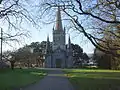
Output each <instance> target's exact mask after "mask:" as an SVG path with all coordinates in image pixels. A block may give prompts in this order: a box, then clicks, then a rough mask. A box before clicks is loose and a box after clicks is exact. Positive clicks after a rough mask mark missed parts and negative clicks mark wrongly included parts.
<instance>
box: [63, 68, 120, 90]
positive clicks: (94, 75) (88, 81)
mask: <svg viewBox="0 0 120 90" xmlns="http://www.w3.org/2000/svg"><path fill="white" fill-rule="evenodd" d="M64 72H65V73H66V75H67V77H68V79H69V80H70V82H71V83H72V84H73V85H74V86H75V88H76V90H120V71H112V70H98V71H97V70H65V71H64Z"/></svg>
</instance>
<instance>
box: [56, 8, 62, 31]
mask: <svg viewBox="0 0 120 90" xmlns="http://www.w3.org/2000/svg"><path fill="white" fill-rule="evenodd" d="M55 30H63V28H62V20H61V12H60V7H59V6H58V11H57V15H56V26H55Z"/></svg>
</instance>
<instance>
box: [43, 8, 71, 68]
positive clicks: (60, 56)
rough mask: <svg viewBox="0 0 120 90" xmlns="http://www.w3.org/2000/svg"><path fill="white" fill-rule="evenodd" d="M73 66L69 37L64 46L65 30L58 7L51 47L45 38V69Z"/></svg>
mask: <svg viewBox="0 0 120 90" xmlns="http://www.w3.org/2000/svg"><path fill="white" fill-rule="evenodd" d="M72 66H73V56H72V47H71V41H70V36H69V39H68V45H67V46H66V34H65V28H64V29H63V27H62V20H61V12H60V8H59V7H58V11H57V15H56V26H55V27H54V28H53V42H52V45H51V44H50V42H49V37H47V45H46V55H45V67H46V68H71V67H72Z"/></svg>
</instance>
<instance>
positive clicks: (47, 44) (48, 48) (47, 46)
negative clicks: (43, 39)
mask: <svg viewBox="0 0 120 90" xmlns="http://www.w3.org/2000/svg"><path fill="white" fill-rule="evenodd" d="M50 48H51V47H50V41H49V36H47V43H46V54H50V52H51V49H50Z"/></svg>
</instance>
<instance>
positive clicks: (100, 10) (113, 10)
mask: <svg viewBox="0 0 120 90" xmlns="http://www.w3.org/2000/svg"><path fill="white" fill-rule="evenodd" d="M40 3H41V13H42V15H43V16H44V17H45V15H46V12H47V15H48V12H50V10H53V7H61V10H62V11H63V12H64V13H65V14H66V16H67V18H66V19H65V20H67V21H69V22H71V23H70V26H71V28H72V29H74V30H75V29H76V30H77V31H79V32H80V33H82V34H83V35H84V36H85V37H87V39H89V40H90V42H91V43H92V44H93V45H94V46H95V47H96V48H98V49H99V50H101V51H103V52H105V53H108V54H111V55H113V56H115V57H120V55H119V54H118V53H116V52H117V51H119V50H120V46H119V45H118V44H115V43H114V42H111V43H114V44H115V45H114V46H116V47H112V48H110V47H109V46H106V45H103V44H101V42H104V43H107V42H106V40H105V39H103V38H104V36H105V33H104V31H105V30H106V28H108V27H110V26H111V27H110V28H109V30H108V32H109V33H110V34H111V35H112V37H115V38H116V39H120V36H119V35H118V34H117V32H116V31H119V30H120V29H118V28H117V27H118V26H119V25H120V1H119V0H42V1H41V2H40ZM42 11H43V12H42ZM50 13H51V12H50ZM52 13H53V12H52ZM67 21H66V22H67ZM108 48H109V49H108Z"/></svg>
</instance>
